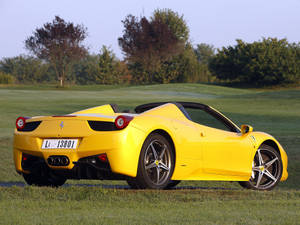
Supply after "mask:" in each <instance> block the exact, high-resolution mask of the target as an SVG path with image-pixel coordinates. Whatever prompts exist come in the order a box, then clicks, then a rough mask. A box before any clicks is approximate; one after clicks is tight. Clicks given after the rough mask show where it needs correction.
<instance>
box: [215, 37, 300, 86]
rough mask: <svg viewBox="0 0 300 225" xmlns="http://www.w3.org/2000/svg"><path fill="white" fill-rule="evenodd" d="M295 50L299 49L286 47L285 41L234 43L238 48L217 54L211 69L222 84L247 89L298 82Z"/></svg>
mask: <svg viewBox="0 0 300 225" xmlns="http://www.w3.org/2000/svg"><path fill="white" fill-rule="evenodd" d="M297 46H298V47H297ZM297 49H299V45H296V44H289V43H288V42H287V40H286V39H281V40H278V39H276V38H263V40H262V41H257V42H253V43H245V42H243V41H242V40H237V45H235V46H229V47H228V48H224V47H223V49H222V50H219V51H218V53H217V54H216V56H215V57H214V58H213V59H212V61H211V63H210V68H211V70H212V71H213V72H214V73H215V74H216V76H217V78H219V79H221V80H225V81H229V82H241V83H247V84H248V85H255V86H264V85H276V84H281V83H291V82H299V79H300V67H299V64H300V60H299V51H297ZM297 54H298V56H297Z"/></svg>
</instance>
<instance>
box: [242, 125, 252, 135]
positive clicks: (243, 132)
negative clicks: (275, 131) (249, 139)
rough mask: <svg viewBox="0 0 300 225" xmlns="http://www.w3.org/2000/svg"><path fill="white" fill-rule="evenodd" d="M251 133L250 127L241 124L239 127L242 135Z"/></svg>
mask: <svg viewBox="0 0 300 225" xmlns="http://www.w3.org/2000/svg"><path fill="white" fill-rule="evenodd" d="M252 131H253V127H251V126H250V125H246V124H243V125H242V126H241V132H242V134H247V133H250V132H252Z"/></svg>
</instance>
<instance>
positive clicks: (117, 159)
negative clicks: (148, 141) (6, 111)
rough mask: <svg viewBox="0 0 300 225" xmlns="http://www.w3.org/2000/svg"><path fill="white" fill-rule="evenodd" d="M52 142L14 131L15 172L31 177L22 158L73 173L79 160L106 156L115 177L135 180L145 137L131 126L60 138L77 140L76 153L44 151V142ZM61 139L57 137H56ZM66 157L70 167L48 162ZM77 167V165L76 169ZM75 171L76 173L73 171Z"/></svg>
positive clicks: (33, 133) (41, 137)
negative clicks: (36, 158) (25, 155)
mask: <svg viewBox="0 0 300 225" xmlns="http://www.w3.org/2000/svg"><path fill="white" fill-rule="evenodd" d="M46 138H53V137H52V136H50V135H49V136H48V135H47V134H43V136H41V135H38V133H35V132H26V133H25V132H19V131H15V134H14V144H13V154H14V163H15V168H16V170H17V171H18V172H21V173H28V171H26V170H24V168H22V165H21V162H22V154H23V153H25V154H29V155H33V156H36V157H39V158H41V159H44V162H45V163H46V164H47V166H48V167H49V168H50V169H52V170H57V171H74V170H75V169H76V167H75V164H76V162H79V161H80V159H82V158H85V157H88V156H94V155H99V154H102V153H105V154H106V155H107V158H108V160H109V163H110V169H111V171H112V172H113V173H116V174H122V175H126V176H132V177H135V176H136V172H137V167H138V159H139V154H140V149H141V147H142V144H143V142H144V139H145V133H144V132H142V131H140V130H139V129H136V128H134V127H132V126H128V127H127V128H125V129H124V130H120V131H93V130H90V131H89V132H86V133H85V134H81V136H79V135H78V136H77V137H76V135H75V134H74V133H72V134H64V135H61V136H60V137H59V138H64V139H66V138H72V139H74V138H77V139H78V140H79V144H78V147H77V149H75V150H65V149H51V150H48V149H47V150H45V149H41V146H42V142H43V139H46ZM55 138H58V137H55ZM53 155H55V156H66V157H68V159H69V161H70V163H69V165H67V166H51V165H49V164H48V162H47V159H48V158H49V157H50V156H53ZM77 167H78V165H77ZM74 168H75V169H74Z"/></svg>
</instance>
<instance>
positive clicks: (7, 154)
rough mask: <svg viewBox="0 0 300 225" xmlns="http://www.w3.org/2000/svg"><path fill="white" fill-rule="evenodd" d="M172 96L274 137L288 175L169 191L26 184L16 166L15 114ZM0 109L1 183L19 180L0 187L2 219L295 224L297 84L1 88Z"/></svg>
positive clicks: (299, 179)
mask: <svg viewBox="0 0 300 225" xmlns="http://www.w3.org/2000/svg"><path fill="white" fill-rule="evenodd" d="M175 100H177V101H196V102H202V103H205V104H209V105H211V106H213V107H214V108H217V109H219V110H220V111H221V112H223V113H224V114H225V115H227V116H228V117H230V118H231V119H232V120H233V121H235V122H236V123H237V124H238V125H241V124H244V123H245V124H251V125H252V126H253V127H254V130H261V131H265V132H267V133H270V134H272V135H273V136H275V137H276V138H277V139H278V140H279V141H280V143H281V144H282V145H283V147H284V148H285V149H286V151H287V153H288V156H289V166H288V171H289V178H288V180H287V181H286V182H283V183H280V184H279V186H278V187H277V188H276V189H275V190H273V191H271V192H255V191H249V190H243V189H242V188H241V187H240V186H239V185H238V184H237V183H236V182H204V181H186V182H182V183H181V184H180V185H179V187H181V188H183V189H179V190H172V191H134V190H126V189H125V190H124V189H123V188H122V187H126V183H125V182H123V181H68V182H67V185H66V186H64V187H62V188H57V189H55V188H54V189H52V188H38V187H28V186H25V187H24V186H23V185H22V184H23V179H22V177H21V176H19V175H18V174H17V173H16V172H15V170H14V166H13V159H12V134H13V129H14V126H15V119H16V117H18V116H20V115H23V116H34V115H53V114H64V113H70V112H74V111H77V110H80V109H83V108H86V107H93V106H96V105H101V104H105V103H117V104H118V105H119V106H120V108H121V109H131V110H133V108H134V106H136V105H138V104H143V103H148V102H152V101H175ZM0 106H1V107H0V151H1V154H0V183H2V184H3V183H4V184H7V185H9V186H11V185H12V184H13V183H11V182H16V184H18V185H21V187H0V224H57V223H62V224H150V223H151V224H300V148H299V146H300V89H299V88H289V89H267V90H265V89H238V88H228V87H221V86H214V85H202V84H165V85H148V86H128V87H124V86H123V87H122V86H101V85H99V86H82V87H79V86H75V87H67V88H65V89H57V88H56V87H55V86H54V85H46V86H34V85H31V86H0ZM85 184H91V185H90V186H87V187H86V186H84V185H85ZM111 185H117V186H115V188H114V187H113V186H111ZM120 185H121V186H120ZM0 186H1V185H0ZM120 187H121V188H120ZM189 187H193V188H189ZM195 187H196V189H194V188H195Z"/></svg>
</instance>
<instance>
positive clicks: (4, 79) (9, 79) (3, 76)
mask: <svg viewBox="0 0 300 225" xmlns="http://www.w3.org/2000/svg"><path fill="white" fill-rule="evenodd" d="M14 82H15V78H14V77H13V76H12V75H10V74H7V73H3V72H1V71H0V84H13V83H14Z"/></svg>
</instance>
